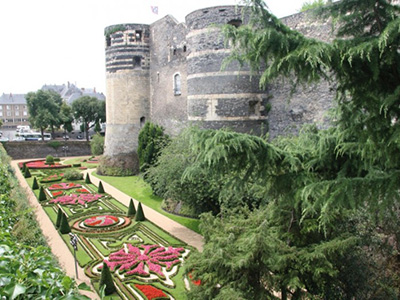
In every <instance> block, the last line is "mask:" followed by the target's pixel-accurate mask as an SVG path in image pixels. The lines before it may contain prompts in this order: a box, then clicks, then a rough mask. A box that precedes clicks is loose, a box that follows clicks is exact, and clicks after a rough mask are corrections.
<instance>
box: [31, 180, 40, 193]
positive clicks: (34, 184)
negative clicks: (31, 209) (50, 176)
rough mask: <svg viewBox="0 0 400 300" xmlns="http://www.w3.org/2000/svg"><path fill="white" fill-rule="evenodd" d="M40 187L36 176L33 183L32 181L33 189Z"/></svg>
mask: <svg viewBox="0 0 400 300" xmlns="http://www.w3.org/2000/svg"><path fill="white" fill-rule="evenodd" d="M37 189H39V184H38V182H37V179H36V177H34V178H33V183H32V190H37Z"/></svg>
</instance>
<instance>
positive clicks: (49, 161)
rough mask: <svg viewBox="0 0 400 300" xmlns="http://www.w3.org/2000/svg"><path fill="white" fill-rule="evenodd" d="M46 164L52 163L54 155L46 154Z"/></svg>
mask: <svg viewBox="0 0 400 300" xmlns="http://www.w3.org/2000/svg"><path fill="white" fill-rule="evenodd" d="M46 164H48V165H54V157H53V156H52V155H47V156H46Z"/></svg>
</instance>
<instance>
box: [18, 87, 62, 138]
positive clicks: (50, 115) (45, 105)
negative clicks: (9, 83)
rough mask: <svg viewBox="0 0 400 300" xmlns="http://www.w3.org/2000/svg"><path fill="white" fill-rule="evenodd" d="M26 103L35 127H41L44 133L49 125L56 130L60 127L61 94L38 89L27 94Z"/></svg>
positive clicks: (30, 119) (31, 121) (30, 120)
mask: <svg viewBox="0 0 400 300" xmlns="http://www.w3.org/2000/svg"><path fill="white" fill-rule="evenodd" d="M26 103H27V107H28V111H29V122H30V123H31V124H32V125H33V127H35V128H39V129H40V132H41V134H42V140H44V139H43V133H44V130H45V129H46V128H47V127H50V128H51V129H52V131H54V128H55V127H58V124H59V118H60V107H61V104H62V98H61V96H60V95H59V94H58V93H56V92H54V91H43V90H38V91H37V92H36V93H34V92H30V93H28V94H27V95H26Z"/></svg>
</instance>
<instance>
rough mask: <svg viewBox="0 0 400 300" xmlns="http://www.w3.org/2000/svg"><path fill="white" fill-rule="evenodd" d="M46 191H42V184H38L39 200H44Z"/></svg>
mask: <svg viewBox="0 0 400 300" xmlns="http://www.w3.org/2000/svg"><path fill="white" fill-rule="evenodd" d="M46 200H47V197H46V193H45V192H44V188H43V186H40V191H39V201H46Z"/></svg>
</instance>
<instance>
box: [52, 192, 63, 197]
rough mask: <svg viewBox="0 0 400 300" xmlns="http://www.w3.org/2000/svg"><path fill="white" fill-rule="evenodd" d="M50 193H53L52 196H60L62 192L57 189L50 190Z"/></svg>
mask: <svg viewBox="0 0 400 300" xmlns="http://www.w3.org/2000/svg"><path fill="white" fill-rule="evenodd" d="M51 194H52V195H53V197H58V196H61V195H62V194H64V193H63V192H62V191H57V192H52V193H51Z"/></svg>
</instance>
